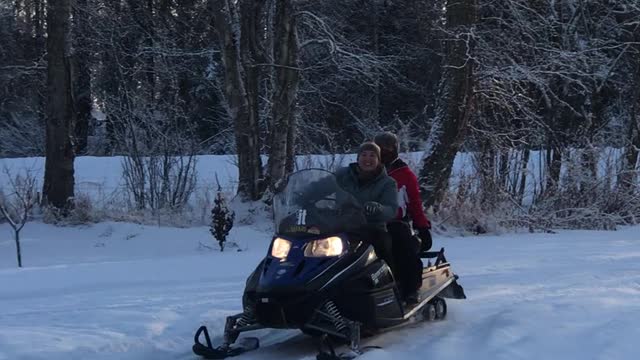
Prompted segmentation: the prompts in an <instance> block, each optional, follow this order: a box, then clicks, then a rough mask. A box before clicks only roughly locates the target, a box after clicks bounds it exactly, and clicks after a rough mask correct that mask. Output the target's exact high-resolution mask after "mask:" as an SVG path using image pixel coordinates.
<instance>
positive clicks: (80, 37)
mask: <svg viewBox="0 0 640 360" xmlns="http://www.w3.org/2000/svg"><path fill="white" fill-rule="evenodd" d="M76 6H77V8H76V9H77V10H75V11H74V13H75V16H74V19H75V21H76V24H75V39H76V49H75V55H76V58H75V60H76V61H75V64H76V66H75V75H76V79H75V81H76V86H75V89H74V90H75V99H76V109H77V122H76V126H75V139H76V153H77V154H84V153H85V151H86V150H87V141H88V137H89V123H90V121H91V108H92V100H91V67H90V54H91V51H90V50H89V46H90V43H89V41H87V33H88V32H89V24H88V23H87V16H86V15H85V14H83V13H84V12H86V11H87V10H88V8H87V0H76ZM78 10H79V11H78Z"/></svg>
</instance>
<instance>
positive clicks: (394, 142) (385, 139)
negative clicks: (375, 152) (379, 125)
mask: <svg viewBox="0 0 640 360" xmlns="http://www.w3.org/2000/svg"><path fill="white" fill-rule="evenodd" d="M373 141H375V143H376V144H377V145H378V146H380V147H386V148H392V149H395V150H396V152H397V151H398V147H399V146H398V137H397V136H396V135H395V134H394V133H391V132H388V131H387V132H383V133H380V134H378V135H376V137H375V138H374V139H373Z"/></svg>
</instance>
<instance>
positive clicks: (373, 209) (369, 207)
mask: <svg viewBox="0 0 640 360" xmlns="http://www.w3.org/2000/svg"><path fill="white" fill-rule="evenodd" d="M364 213H365V214H367V216H376V215H379V214H380V213H382V204H380V203H379V202H375V201H367V202H366V203H364Z"/></svg>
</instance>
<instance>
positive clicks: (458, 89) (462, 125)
mask: <svg viewBox="0 0 640 360" xmlns="http://www.w3.org/2000/svg"><path fill="white" fill-rule="evenodd" d="M446 9H447V10H446V27H447V30H448V32H449V37H448V38H447V39H446V40H445V43H446V45H445V48H446V53H445V57H444V62H445V70H444V75H443V78H442V80H441V84H440V90H439V91H440V98H439V99H438V105H437V108H438V110H437V111H438V113H437V114H436V119H435V121H434V123H433V126H432V129H431V132H430V134H429V139H428V142H427V149H426V151H425V155H424V160H423V167H422V170H421V171H420V177H421V178H422V182H421V183H422V184H423V189H424V190H423V193H422V194H423V196H424V200H425V205H426V206H427V207H429V206H434V205H437V203H438V202H440V200H441V199H442V197H443V195H444V192H445V191H447V186H448V184H449V177H450V176H451V169H452V166H453V161H454V159H455V156H456V154H457V153H458V151H459V150H460V148H461V146H462V143H463V141H464V137H465V135H466V133H467V130H468V127H469V121H470V119H471V117H472V115H473V112H474V99H475V94H474V82H475V79H474V75H473V68H474V59H473V55H472V51H473V50H472V49H473V33H472V31H473V27H472V26H473V25H474V23H475V22H476V1H475V0H456V1H448V2H447V5H446Z"/></svg>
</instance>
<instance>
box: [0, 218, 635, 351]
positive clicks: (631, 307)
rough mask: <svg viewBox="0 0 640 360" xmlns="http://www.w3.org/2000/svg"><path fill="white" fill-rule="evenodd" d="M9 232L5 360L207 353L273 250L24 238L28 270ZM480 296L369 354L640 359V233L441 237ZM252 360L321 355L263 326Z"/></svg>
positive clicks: (0, 264)
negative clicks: (203, 338) (199, 333)
mask: <svg viewBox="0 0 640 360" xmlns="http://www.w3.org/2000/svg"><path fill="white" fill-rule="evenodd" d="M9 230H10V228H9V227H8V226H7V225H6V224H2V225H0V360H5V359H7V360H9V359H11V360H14V359H25V360H26V359H33V360H36V359H46V360H57V359H65V360H66V359H105V360H112V359H123V360H128V359H149V360H151V359H153V360H160V359H196V357H195V356H194V355H192V354H191V345H192V341H193V332H194V331H195V330H196V328H197V327H198V326H199V325H201V324H206V325H208V326H209V328H210V330H212V332H213V334H212V335H213V336H216V335H220V333H221V330H222V327H223V323H224V318H225V316H227V315H229V314H232V313H234V312H237V311H238V310H239V309H240V297H241V293H242V290H243V286H244V281H245V278H246V276H247V275H248V274H249V273H250V272H251V271H252V270H253V268H254V267H255V265H256V264H257V262H258V261H259V259H260V258H261V257H262V256H263V255H264V254H265V252H266V247H267V245H268V242H269V240H270V235H269V234H268V231H267V230H266V228H264V227H256V226H255V225H254V226H252V227H249V226H239V227H237V228H236V229H234V231H233V234H232V239H231V240H232V241H236V242H237V243H238V244H239V249H241V250H242V251H238V248H230V249H228V250H229V251H225V252H224V253H220V252H219V251H216V250H210V249H207V248H204V247H202V246H201V245H200V243H203V244H208V245H213V242H212V238H211V235H210V234H209V233H208V229H207V228H206V227H202V228H189V229H175V228H159V227H149V226H142V225H134V224H128V223H99V224H95V225H92V226H88V227H68V228H56V227H53V226H50V225H45V224H42V223H30V224H28V225H27V226H26V228H25V229H24V230H23V261H24V264H25V268H23V269H17V268H16V265H15V264H16V260H15V248H14V243H13V241H12V239H11V233H10V231H9ZM441 246H444V247H445V248H446V253H447V257H448V259H449V260H450V261H451V262H452V264H453V269H454V270H455V271H456V272H457V273H458V274H459V275H460V280H459V283H460V284H461V285H462V286H463V287H464V288H465V291H466V294H467V296H468V299H467V300H451V301H449V310H450V311H449V315H448V319H447V320H445V321H442V322H436V323H420V324H417V325H414V326H412V327H411V328H405V329H402V330H398V331H396V332H393V333H388V334H384V335H381V336H378V337H374V338H371V339H368V340H367V341H366V344H367V345H379V346H382V349H380V350H372V351H370V352H368V353H366V354H365V355H363V356H362V357H361V358H362V359H438V360H443V359H473V360H482V359H491V360H495V359H509V360H513V359H536V360H538V359H563V360H564V359H580V360H583V359H636V358H637V352H638V350H640V345H638V339H640V326H638V324H639V323H640V227H633V228H623V229H622V230H619V231H616V232H596V231H563V232H559V233H558V234H509V235H502V236H479V237H438V236H436V238H435V240H434V247H435V248H439V247H441ZM259 335H261V336H262V337H263V341H262V345H263V348H262V349H260V350H258V351H257V352H253V353H248V354H245V355H243V356H241V357H240V358H239V359H300V358H306V359H314V358H315V353H316V350H315V347H314V343H313V342H312V341H310V339H309V338H307V337H306V336H304V335H301V334H299V333H298V332H295V331H275V330H274V331H261V332H260V333H259Z"/></svg>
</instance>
